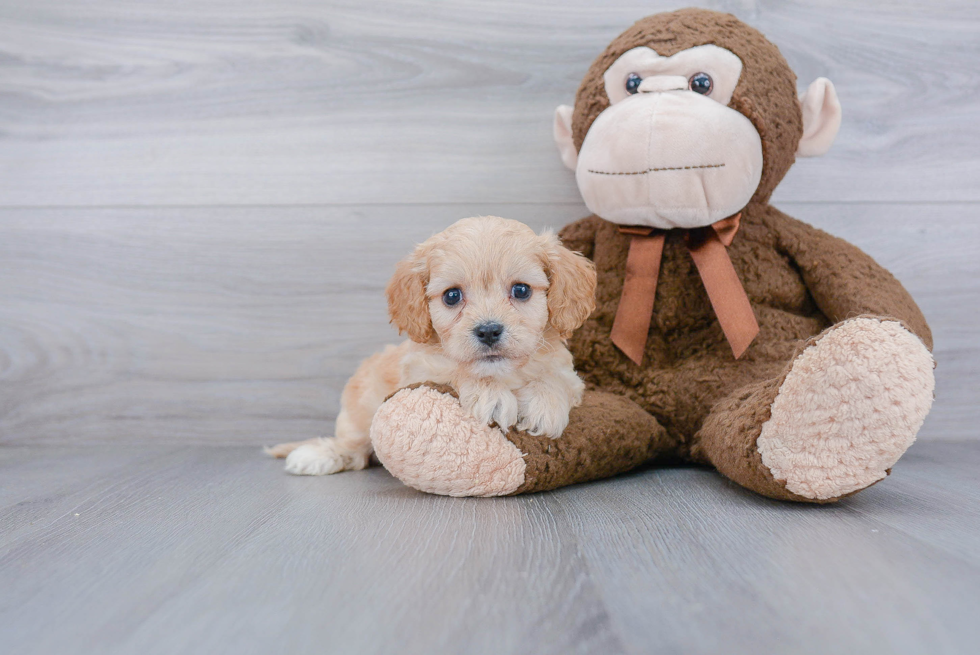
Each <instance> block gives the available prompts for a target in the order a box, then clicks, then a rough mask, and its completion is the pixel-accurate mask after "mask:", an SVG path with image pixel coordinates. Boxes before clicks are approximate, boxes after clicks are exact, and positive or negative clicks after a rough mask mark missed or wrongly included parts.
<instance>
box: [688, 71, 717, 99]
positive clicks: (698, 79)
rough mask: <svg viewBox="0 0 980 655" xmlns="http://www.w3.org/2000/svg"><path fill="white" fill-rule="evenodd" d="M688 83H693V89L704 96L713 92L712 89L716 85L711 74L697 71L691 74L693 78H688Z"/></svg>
mask: <svg viewBox="0 0 980 655" xmlns="http://www.w3.org/2000/svg"><path fill="white" fill-rule="evenodd" d="M688 84H690V85H691V91H694V92H695V93H700V94H701V95H704V96H706V95H708V94H709V93H711V89H712V88H713V87H714V84H713V83H712V81H711V76H710V75H708V74H707V73H695V74H694V75H692V76H691V79H690V80H688Z"/></svg>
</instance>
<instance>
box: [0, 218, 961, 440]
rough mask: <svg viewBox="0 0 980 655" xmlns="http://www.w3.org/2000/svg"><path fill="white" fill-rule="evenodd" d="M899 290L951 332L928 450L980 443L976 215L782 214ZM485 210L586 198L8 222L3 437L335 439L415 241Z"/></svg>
mask: <svg viewBox="0 0 980 655" xmlns="http://www.w3.org/2000/svg"><path fill="white" fill-rule="evenodd" d="M783 208H784V209H785V210H786V211H788V212H789V213H791V214H796V215H797V216H799V217H800V218H802V219H806V220H809V221H811V222H813V223H815V224H817V225H819V226H823V227H825V228H827V229H828V230H830V231H831V232H835V233H837V234H840V235H841V236H843V237H845V238H848V239H850V240H851V241H853V242H854V243H856V244H857V245H859V246H861V247H863V248H865V249H866V250H867V251H868V252H869V253H871V254H872V255H873V256H874V257H876V258H878V259H879V261H881V262H882V264H884V265H885V266H887V267H888V268H889V269H890V270H892V271H893V272H894V273H895V274H896V275H897V276H898V278H899V279H900V280H902V281H903V282H904V283H905V284H906V286H907V287H908V288H909V290H910V291H911V292H912V293H913V295H914V296H915V297H916V298H917V299H918V301H919V303H920V304H921V306H922V307H923V310H924V311H925V313H926V316H927V317H928V318H929V320H930V322H931V324H932V327H933V330H934V332H935V337H936V357H937V359H938V361H939V368H938V370H937V380H938V390H937V401H936V406H935V409H934V411H933V413H932V414H931V415H930V418H929V419H928V421H927V424H926V426H925V427H924V428H923V431H922V434H921V437H922V438H924V439H934V438H940V439H974V438H977V436H978V435H977V433H976V430H975V427H976V420H977V413H976V407H975V398H974V393H973V390H974V389H976V388H978V387H980V380H978V371H980V346H978V344H977V343H976V339H975V338H974V332H975V330H974V326H976V325H977V324H980V307H978V305H977V303H975V302H972V301H971V299H972V298H976V296H977V291H978V282H977V280H980V263H978V261H977V259H976V257H975V246H974V244H976V243H978V242H980V226H978V225H977V223H976V222H975V221H974V220H973V219H972V216H973V215H974V214H976V213H977V211H978V207H977V206H976V205H973V204H966V205H949V204H947V205H934V206H933V205H930V206H918V205H900V204H899V205H877V204H852V205H824V204H796V205H793V204H784V205H783ZM483 213H499V214H505V215H507V216H510V217H513V218H517V219H520V220H524V221H526V222H528V223H529V224H531V225H533V226H534V227H535V228H541V227H542V226H545V225H551V226H555V227H560V226H561V225H562V224H564V223H566V222H569V221H571V220H573V219H575V218H578V217H580V216H582V215H583V214H584V208H582V207H581V206H580V205H555V206H541V205H477V204H466V205H458V206H453V205H438V206H424V205H423V206H352V207H307V208H303V207H296V208H272V207H269V208H169V209H166V208H161V209H84V210H82V209H78V210H68V209H58V210H55V209H48V210H40V209H38V210H10V209H8V210H0V234H3V235H4V238H3V239H2V240H0V443H6V444H15V443H20V444H24V443H49V444H68V443H108V442H111V443H140V442H142V441H144V440H148V439H152V440H154V441H157V442H165V443H202V444H204V443H239V444H262V443H270V442H275V441H279V440H292V439H301V438H308V437H310V436H315V435H318V434H329V433H331V432H332V428H333V423H332V422H333V419H334V417H335V416H336V412H337V411H338V399H339V396H340V390H341V388H342V387H343V384H344V383H345V382H346V379H347V377H348V376H349V375H350V374H351V373H352V372H353V370H354V369H355V368H356V366H357V363H358V362H359V361H360V360H361V359H362V358H363V357H365V356H367V355H368V354H370V353H371V352H373V351H374V350H376V349H377V348H379V347H380V346H381V345H383V344H384V343H386V342H392V341H395V340H397V336H396V335H395V333H394V330H392V329H391V328H390V326H389V325H388V319H387V316H386V308H385V301H384V296H383V293H382V292H383V288H384V285H385V283H386V282H387V278H388V276H389V275H390V272H391V271H392V270H393V267H394V264H395V262H396V261H397V260H398V259H399V258H401V257H402V256H404V254H405V253H407V252H409V250H410V248H411V246H412V244H414V243H416V242H418V241H420V240H422V239H424V238H425V237H427V236H428V235H430V234H432V233H433V232H436V231H438V230H439V229H441V228H443V227H444V226H446V225H448V224H449V223H451V222H452V221H454V220H456V219H458V218H460V217H463V216H466V215H476V214H483Z"/></svg>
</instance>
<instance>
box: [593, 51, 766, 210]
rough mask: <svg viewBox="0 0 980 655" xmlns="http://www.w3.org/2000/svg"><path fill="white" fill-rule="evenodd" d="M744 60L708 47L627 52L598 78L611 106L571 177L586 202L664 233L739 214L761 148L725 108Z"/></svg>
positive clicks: (754, 181)
mask: <svg viewBox="0 0 980 655" xmlns="http://www.w3.org/2000/svg"><path fill="white" fill-rule="evenodd" d="M741 71H742V62H741V60H740V59H739V58H738V57H737V56H736V55H734V54H733V53H731V52H729V51H728V50H725V49H724V48H720V47H718V46H715V45H703V46H698V47H695V48H690V49H688V50H684V51H682V52H679V53H677V54H675V55H673V56H671V57H662V56H660V55H658V54H657V53H656V52H655V51H654V50H652V49H651V48H648V47H639V48H634V49H632V50H629V51H628V52H626V53H624V54H623V55H622V56H621V57H620V58H619V59H617V60H616V61H615V62H614V63H613V64H612V65H611V66H610V67H609V68H608V69H607V70H606V72H605V74H604V77H603V80H604V82H605V90H606V95H607V96H608V97H609V101H610V103H611V104H610V106H609V107H608V108H607V109H605V110H604V111H603V112H602V113H601V114H599V116H598V117H597V118H596V120H595V121H594V122H593V123H592V126H591V127H590V128H589V131H588V133H587V134H586V137H585V140H584V142H583V143H582V147H581V150H580V151H579V153H578V160H577V164H576V167H575V176H576V180H577V181H578V186H579V190H580V191H581V192H582V197H583V199H584V200H585V204H586V205H587V206H588V207H589V209H590V210H592V211H593V212H595V213H596V214H598V215H599V216H601V217H603V218H605V219H606V220H608V221H612V222H614V223H620V224H624V225H649V226H653V227H658V228H664V229H670V228H675V227H681V228H691V227H699V226H703V225H709V224H711V223H713V222H715V221H718V220H720V219H722V218H725V217H727V216H730V215H732V214H734V213H736V212H738V211H739V210H741V209H742V208H743V207H744V206H745V205H746V204H747V203H748V201H749V199H750V198H751V197H752V194H753V193H754V192H755V190H756V188H757V187H758V186H759V180H760V178H761V175H762V141H761V139H760V138H759V133H758V132H757V131H756V129H755V127H754V126H753V125H752V123H751V121H749V119H747V118H746V117H745V116H743V115H742V114H740V113H739V112H737V111H735V110H734V109H731V108H730V107H728V106H727V105H728V103H729V101H730V100H731V97H732V93H733V92H734V90H735V87H736V85H737V84H738V79H739V75H740V74H741Z"/></svg>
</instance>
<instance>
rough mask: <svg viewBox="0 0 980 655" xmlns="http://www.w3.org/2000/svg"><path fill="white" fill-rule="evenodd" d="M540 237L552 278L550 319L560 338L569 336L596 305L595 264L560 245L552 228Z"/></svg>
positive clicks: (549, 304)
mask: <svg viewBox="0 0 980 655" xmlns="http://www.w3.org/2000/svg"><path fill="white" fill-rule="evenodd" d="M539 238H540V239H541V240H542V243H543V247H544V254H545V258H546V260H545V261H546V264H545V272H546V273H547V274H548V282H549V286H548V321H549V322H550V323H551V326H552V327H553V328H555V330H557V331H558V333H559V335H561V338H563V339H567V338H568V337H570V336H572V332H574V331H575V329H576V328H578V327H579V326H580V325H582V323H584V322H585V319H587V318H588V317H589V315H590V314H591V313H592V310H594V309H595V287H596V274H595V265H594V264H593V263H592V262H591V260H589V259H587V258H586V257H584V256H583V255H580V254H579V253H577V252H572V251H571V250H569V249H568V248H566V247H565V246H563V245H561V242H560V241H559V240H558V237H556V236H555V235H554V234H553V233H551V232H545V233H544V234H542V235H541V236H540V237H539Z"/></svg>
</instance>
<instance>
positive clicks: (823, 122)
mask: <svg viewBox="0 0 980 655" xmlns="http://www.w3.org/2000/svg"><path fill="white" fill-rule="evenodd" d="M800 105H802V109H803V138H801V139H800V145H799V146H797V148H796V156H797V157H816V156H818V155H822V154H824V153H826V152H827V151H828V150H830V144H832V143H833V142H834V138H835V137H836V136H837V130H839V129H840V117H841V110H840V101H839V100H838V99H837V91H835V90H834V85H833V83H832V82H831V81H830V80H828V79H827V78H826V77H818V78H817V79H815V80H814V81H813V83H812V84H810V87H809V88H808V89H807V90H806V91H804V92H803V93H801V94H800Z"/></svg>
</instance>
